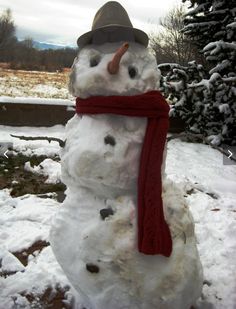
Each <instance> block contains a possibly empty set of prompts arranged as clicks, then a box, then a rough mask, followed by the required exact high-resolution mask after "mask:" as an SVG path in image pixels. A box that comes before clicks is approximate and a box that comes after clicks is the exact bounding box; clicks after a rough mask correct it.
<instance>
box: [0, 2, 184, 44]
mask: <svg viewBox="0 0 236 309" xmlns="http://www.w3.org/2000/svg"><path fill="white" fill-rule="evenodd" d="M105 2H107V1H106V0H0V13H2V11H3V10H5V9H6V8H10V9H11V11H12V15H13V19H14V22H15V25H16V27H17V33H16V34H17V37H18V38H19V39H24V38H25V37H29V36H30V37H32V38H33V39H34V40H36V41H40V42H48V43H54V44H63V45H76V40H77V38H78V37H79V36H80V35H82V34H83V33H85V32H87V31H90V30H91V26H92V21H93V17H94V15H95V13H96V12H97V10H98V9H99V8H100V7H101V6H102V5H103V4H104V3H105ZM119 2H120V4H121V5H123V6H124V8H125V9H126V11H127V12H128V14H129V16H130V19H131V22H132V24H133V26H134V27H136V28H138V29H141V30H143V31H145V32H147V33H148V34H149V33H150V32H151V31H155V30H156V29H157V25H158V24H159V19H160V17H163V16H165V14H166V13H167V12H168V11H169V10H170V9H171V8H173V7H174V6H176V5H180V4H181V3H182V2H181V0H142V1H137V0H120V1H119Z"/></svg>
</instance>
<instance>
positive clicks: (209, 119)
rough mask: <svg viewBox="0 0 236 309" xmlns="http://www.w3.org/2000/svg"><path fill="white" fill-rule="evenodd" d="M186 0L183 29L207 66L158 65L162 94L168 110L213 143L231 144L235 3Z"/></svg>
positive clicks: (235, 103) (234, 139) (235, 95)
mask: <svg viewBox="0 0 236 309" xmlns="http://www.w3.org/2000/svg"><path fill="white" fill-rule="evenodd" d="M183 2H185V1H183ZM190 2H191V8H192V10H190V11H189V12H188V14H187V17H186V18H185V27H184V29H183V31H184V33H185V35H187V36H189V37H191V39H193V40H194V41H195V42H196V44H197V45H198V46H199V47H200V48H201V49H202V48H203V50H202V52H203V53H204V56H205V58H206V61H207V62H208V64H209V65H208V69H207V70H206V71H205V72H204V70H203V67H202V66H199V65H197V64H196V63H194V62H191V63H189V64H188V66H185V67H181V66H179V65H176V64H172V65H170V64H169V65H166V66H165V65H161V66H159V68H160V69H161V71H162V74H163V75H164V78H163V87H164V91H165V95H166V96H167V97H169V98H170V99H171V100H172V102H173V103H174V104H173V106H172V111H171V114H172V115H173V116H178V117H180V118H182V119H184V120H185V122H186V129H187V130H189V131H191V132H194V133H201V134H204V135H205V136H207V137H208V140H209V141H211V142H212V143H213V144H216V145H218V144H220V143H227V144H232V145H236V136H235V132H236V72H235V67H236V42H235V37H236V20H235V15H236V3H235V1H226V0H205V1H204V0H191V1H190Z"/></svg>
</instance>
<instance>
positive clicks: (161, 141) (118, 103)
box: [76, 91, 172, 257]
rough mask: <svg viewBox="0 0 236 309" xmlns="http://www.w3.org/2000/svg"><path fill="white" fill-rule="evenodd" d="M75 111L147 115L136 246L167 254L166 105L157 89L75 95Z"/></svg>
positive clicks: (170, 244) (169, 242) (169, 250)
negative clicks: (164, 195) (164, 199)
mask: <svg viewBox="0 0 236 309" xmlns="http://www.w3.org/2000/svg"><path fill="white" fill-rule="evenodd" d="M76 112H77V113H78V114H115V115H123V116H130V117H146V118H147V119H148V123H147V128H146V132H145V137H144V142H143V146H142V152H141V157H140V165H139V176H138V196H137V201H138V205H137V206H138V207H137V209H138V220H137V222H138V249H139V251H140V252H141V253H144V254H150V255H154V254H161V255H164V256H167V257H169V256H170V255H171V252H172V239H171V234H170V229H169V226H168V225H167V223H166V221H165V218H164V211H163V202H162V181H161V166H162V161H163V152H164V148H165V142H166V135H167V131H168V127H169V105H168V103H167V102H166V100H165V99H164V98H163V96H162V95H161V93H160V92H159V91H149V92H146V93H144V94H140V95H135V96H107V97H104V96H94V97H90V98H87V99H81V98H77V99H76Z"/></svg>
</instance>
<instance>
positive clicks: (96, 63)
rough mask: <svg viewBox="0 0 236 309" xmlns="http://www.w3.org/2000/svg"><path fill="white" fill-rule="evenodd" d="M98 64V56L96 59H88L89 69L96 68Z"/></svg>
mask: <svg viewBox="0 0 236 309" xmlns="http://www.w3.org/2000/svg"><path fill="white" fill-rule="evenodd" d="M99 62H100V57H99V56H97V57H92V58H91V59H90V67H91V68H92V67H96V66H97V65H98V64H99Z"/></svg>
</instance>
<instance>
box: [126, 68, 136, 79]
mask: <svg viewBox="0 0 236 309" xmlns="http://www.w3.org/2000/svg"><path fill="white" fill-rule="evenodd" d="M128 71H129V76H130V78H135V76H136V75H137V70H136V68H135V67H129V68H128Z"/></svg>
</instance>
